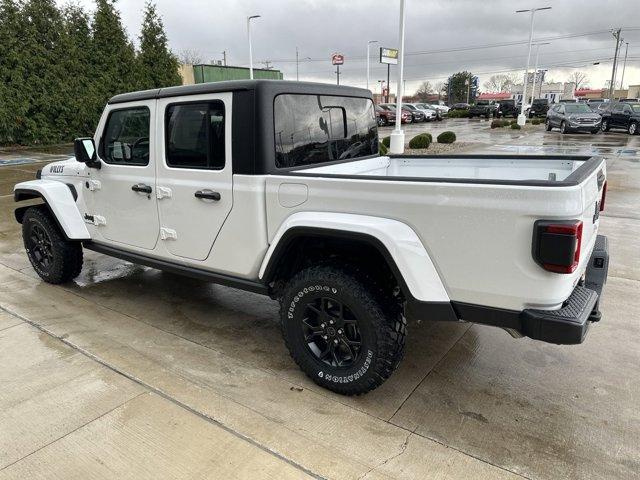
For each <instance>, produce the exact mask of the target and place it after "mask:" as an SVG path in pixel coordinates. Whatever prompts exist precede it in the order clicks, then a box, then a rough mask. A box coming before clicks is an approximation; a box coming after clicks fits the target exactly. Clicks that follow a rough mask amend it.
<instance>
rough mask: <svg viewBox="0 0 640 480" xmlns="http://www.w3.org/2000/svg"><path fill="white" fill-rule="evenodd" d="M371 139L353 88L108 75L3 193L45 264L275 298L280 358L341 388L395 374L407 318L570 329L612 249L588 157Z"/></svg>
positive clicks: (366, 114)
mask: <svg viewBox="0 0 640 480" xmlns="http://www.w3.org/2000/svg"><path fill="white" fill-rule="evenodd" d="M378 145H379V143H378V134H377V126H376V119H375V114H374V106H373V102H372V98H371V92H369V91H368V90H363V89H356V88H350V87H338V86H333V85H323V84H314V83H304V82H284V81H266V80H257V81H234V82H216V83H205V84H199V85H191V86H182V87H172V88H163V89H155V90H149V91H144V92H135V93H128V94H122V95H117V96H115V97H113V98H112V99H111V100H110V101H109V103H108V104H107V106H106V108H105V109H104V112H103V114H102V117H101V119H100V122H99V124H98V126H97V129H96V132H95V135H94V136H93V138H80V139H77V140H76V142H75V158H71V159H69V160H66V161H62V162H54V163H51V164H49V165H47V166H45V167H44V168H43V169H42V170H41V171H40V172H39V173H38V175H37V178H36V179H34V180H31V181H26V182H21V183H19V184H17V185H16V186H15V188H14V196H15V200H16V201H18V202H22V201H23V200H36V199H39V200H40V203H39V204H37V205H33V202H30V204H29V205H26V206H19V207H18V208H17V209H16V211H15V216H16V219H17V221H18V222H20V223H22V232H23V238H24V245H25V248H26V253H27V256H28V258H29V260H30V262H31V264H32V266H33V268H34V269H35V271H36V272H37V273H38V275H39V276H40V277H41V278H42V279H43V280H44V281H46V282H49V283H54V284H55V283H62V282H68V281H70V280H72V279H73V278H75V277H76V276H77V275H78V274H79V273H80V271H81V269H82V263H83V249H89V250H94V251H96V252H101V253H103V254H106V255H110V256H113V257H117V258H121V259H125V260H128V261H131V262H134V263H139V264H142V265H147V266H151V267H154V268H159V269H162V270H168V271H171V272H174V273H178V274H183V275H188V276H192V277H195V278H199V279H202V280H206V281H211V282H216V283H220V284H223V285H228V286H232V287H236V288H240V289H244V290H247V291H250V292H255V293H259V294H264V295H269V296H270V297H272V298H274V299H277V300H278V301H279V302H280V307H281V308H280V321H281V323H282V331H283V335H284V340H285V343H286V345H287V347H288V349H289V352H290V353H291V356H292V357H293V359H294V360H295V362H296V363H297V364H298V365H299V366H300V368H301V369H302V370H303V371H304V372H305V373H306V374H307V375H309V377H310V378H312V379H313V381H315V382H316V383H318V384H319V385H322V386H323V387H326V388H328V389H330V390H333V391H335V392H338V393H341V394H346V395H353V394H361V393H365V392H368V391H370V390H372V389H374V388H376V387H377V386H379V385H380V384H382V383H383V382H384V381H385V380H386V379H387V378H388V377H389V376H390V375H391V374H392V372H393V371H394V369H395V368H396V367H397V365H398V364H399V362H400V360H401V359H402V356H403V352H404V348H405V340H406V336H407V320H408V321H409V322H411V321H416V320H424V321H435V320H438V321H449V322H458V321H467V322H475V323H478V324H485V325H491V326H496V327H501V328H504V329H506V330H507V331H508V332H509V333H511V334H512V335H513V336H523V335H524V336H528V337H530V338H533V339H537V340H541V341H544V342H551V343H557V344H575V343H581V342H582V341H583V339H584V336H585V334H586V332H587V328H588V326H589V324H590V323H591V322H592V321H596V320H598V319H599V318H600V313H599V311H598V299H599V296H600V294H601V292H602V286H603V284H604V282H605V279H606V273H607V265H608V253H607V251H608V249H607V242H606V238H605V237H603V236H600V235H598V234H597V232H598V225H599V220H598V217H599V214H600V211H601V210H602V208H603V206H604V201H605V192H606V165H605V162H604V160H603V159H602V158H599V157H592V158H589V157H580V156H571V157H545V156H518V157H514V156H492V155H468V156H457V157H455V158H452V157H409V156H396V157H388V156H380V155H379V154H378ZM345 156H346V157H348V159H347V158H345ZM238 321H239V322H240V321H242V320H241V319H240V318H239V319H238ZM505 368H508V366H505Z"/></svg>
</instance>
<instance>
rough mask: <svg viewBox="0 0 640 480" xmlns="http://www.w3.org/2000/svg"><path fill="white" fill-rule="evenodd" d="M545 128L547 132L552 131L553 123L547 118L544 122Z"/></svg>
mask: <svg viewBox="0 0 640 480" xmlns="http://www.w3.org/2000/svg"><path fill="white" fill-rule="evenodd" d="M544 128H545V130H546V131H547V132H550V131H551V122H550V121H549V119H548V118H547V120H546V121H545V122H544Z"/></svg>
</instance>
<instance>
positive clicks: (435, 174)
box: [296, 155, 587, 185]
mask: <svg viewBox="0 0 640 480" xmlns="http://www.w3.org/2000/svg"><path fill="white" fill-rule="evenodd" d="M586 161H587V158H586V157H563V158H549V157H546V156H544V157H543V156H519V157H509V156H503V157H501V156H488V155H458V156H432V157H431V156H425V157H416V156H394V157H376V158H369V159H365V160H359V161H352V162H347V163H338V164H334V165H326V166H322V167H315V168H305V169H299V170H296V173H303V174H306V173H309V174H329V175H357V176H369V177H397V178H404V179H413V180H421V179H422V180H426V179H431V180H440V179H448V180H449V181H451V180H455V181H465V182H469V181H472V182H473V181H483V183H484V181H488V182H489V183H502V182H527V183H535V184H537V185H540V184H550V185H554V184H555V185H557V184H558V183H564V182H567V181H570V180H571V178H570V177H571V176H572V174H574V172H576V171H577V170H578V169H579V168H580V167H581V166H584V164H585V163H586Z"/></svg>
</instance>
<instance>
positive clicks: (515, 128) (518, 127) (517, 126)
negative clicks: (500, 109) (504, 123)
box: [511, 123, 522, 130]
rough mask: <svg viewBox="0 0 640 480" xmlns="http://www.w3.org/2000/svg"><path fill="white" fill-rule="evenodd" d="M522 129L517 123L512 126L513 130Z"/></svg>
mask: <svg viewBox="0 0 640 480" xmlns="http://www.w3.org/2000/svg"><path fill="white" fill-rule="evenodd" d="M521 128H522V127H521V126H520V125H518V124H517V123H512V124H511V130H520V129H521Z"/></svg>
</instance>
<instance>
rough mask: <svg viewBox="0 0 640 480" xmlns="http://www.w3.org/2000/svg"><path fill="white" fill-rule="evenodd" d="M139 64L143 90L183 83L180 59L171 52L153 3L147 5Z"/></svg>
mask: <svg viewBox="0 0 640 480" xmlns="http://www.w3.org/2000/svg"><path fill="white" fill-rule="evenodd" d="M138 63H139V66H140V74H141V87H142V88H161V87H170V86H173V85H180V84H181V83H182V80H181V78H180V74H179V73H178V67H179V65H180V64H179V62H178V58H177V57H176V56H175V55H174V54H173V53H171V51H170V50H169V46H168V41H167V35H166V33H165V31H164V26H163V24H162V19H161V18H160V17H159V16H158V12H157V11H156V5H155V4H154V3H153V2H151V1H148V2H147V3H146V5H145V11H144V20H143V22H142V31H141V34H140V53H139V54H138Z"/></svg>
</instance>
